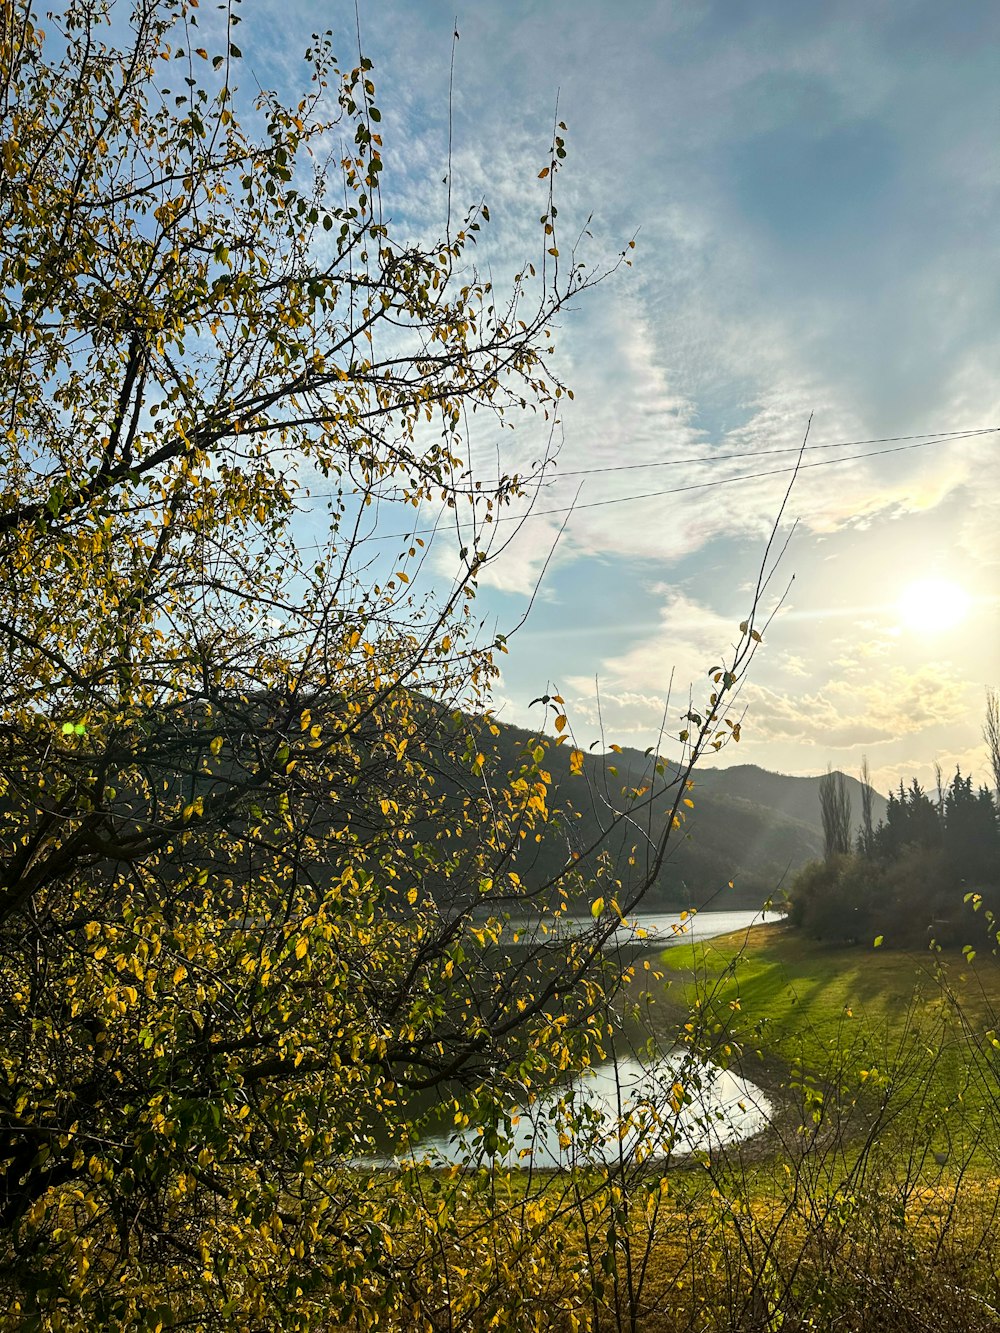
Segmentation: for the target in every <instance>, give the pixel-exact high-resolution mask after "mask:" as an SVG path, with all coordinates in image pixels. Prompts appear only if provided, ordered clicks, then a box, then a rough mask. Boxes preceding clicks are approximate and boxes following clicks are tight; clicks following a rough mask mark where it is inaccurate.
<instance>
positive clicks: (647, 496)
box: [300, 426, 1000, 550]
mask: <svg viewBox="0 0 1000 1333" xmlns="http://www.w3.org/2000/svg"><path fill="white" fill-rule="evenodd" d="M997 433H1000V426H990V427H984V428H983V429H980V430H973V431H940V432H936V433H934V434H933V435H932V436H930V437H928V436H927V435H896V436H885V437H883V438H882V439H881V440H856V441H844V442H842V443H838V444H836V445H822V444H820V445H810V446H808V448H810V449H831V448H845V447H847V446H848V445H849V444H877V443H889V442H890V441H892V440H915V441H917V443H912V444H899V445H896V447H894V448H892V449H873V450H869V451H867V452H866V453H862V454H851V455H849V456H848V457H846V458H826V459H819V460H817V461H816V462H814V463H800V464H797V465H794V466H790V467H779V468H767V469H764V470H762V471H760V472H741V473H740V474H739V476H736V477H720V478H716V479H715V480H713V481H696V482H690V483H689V484H687V485H685V486H669V487H666V488H664V489H662V490H655V491H641V492H638V493H636V494H634V495H618V496H612V497H611V498H609V499H607V500H590V501H586V502H584V503H581V504H570V505H561V506H558V507H556V508H552V509H532V510H529V511H528V512H527V513H525V514H501V515H499V516H496V517H494V519H493V522H492V523H491V524H490V525H489V526H490V527H495V526H496V525H497V524H499V523H523V522H525V521H526V520H527V519H530V518H546V517H550V516H552V515H561V514H574V513H576V512H578V511H579V510H582V509H603V508H605V507H606V506H608V505H620V504H629V503H631V502H632V501H633V500H652V499H658V498H660V497H661V496H664V495H681V494H684V493H686V492H689V491H707V490H713V489H715V488H716V487H719V486H735V485H736V484H737V483H739V482H741V481H755V480H759V479H761V478H764V477H779V476H784V475H787V474H788V473H790V472H795V471H796V470H798V471H799V472H804V471H806V470H807V469H811V468H818V467H833V466H835V465H836V464H839V463H854V462H858V461H859V460H860V459H863V458H883V457H885V456H886V455H888V454H901V453H908V452H909V451H910V450H913V449H927V448H929V447H930V446H931V445H934V444H948V443H951V442H952V441H954V440H958V439H967V438H970V437H973V436H983V435H995V434H997ZM800 448H801V446H797V447H796V448H794V449H772V450H765V451H763V452H766V453H796V454H797V453H799V452H800ZM753 456H759V455H753ZM721 457H722V456H721V455H709V456H707V457H706V458H705V459H699V460H693V459H692V460H688V461H692V462H693V461H699V462H701V461H715V460H720V459H721ZM733 457H740V455H733ZM637 466H646V465H645V464H639V465H637ZM608 470H610V471H618V470H619V469H616V468H612V469H605V468H594V469H582V472H590V471H596V472H603V471H608ZM620 470H621V471H625V470H626V469H625V468H622V469H620ZM559 475H560V476H562V477H567V476H579V475H581V472H576V473H569V472H563V473H560V474H559ZM335 494H339V492H335ZM315 498H320V497H315ZM438 531H439V527H432V528H414V529H412V530H411V531H409V532H387V533H373V534H372V535H371V536H370V537H369V538H367V540H369V541H379V542H383V541H384V542H387V541H409V540H410V539H411V538H413V537H423V536H433V535H434V534H435V533H437V532H438ZM300 549H304V550H314V549H315V550H324V549H325V546H321V545H316V546H309V547H303V548H300Z"/></svg>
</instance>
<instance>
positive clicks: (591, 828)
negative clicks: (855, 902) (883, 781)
mask: <svg viewBox="0 0 1000 1333" xmlns="http://www.w3.org/2000/svg"><path fill="white" fill-rule="evenodd" d="M499 730H500V734H499V736H498V737H496V738H493V739H491V738H489V736H488V735H487V737H486V738H485V739H483V738H481V743H482V744H483V749H484V753H486V754H487V757H488V758H487V768H488V771H489V770H492V771H493V772H495V773H497V774H499V773H501V772H502V771H503V770H504V768H505V767H508V768H509V767H510V766H511V765H512V764H513V763H514V762H515V761H516V758H517V755H518V754H519V753H520V752H521V751H523V750H524V749H525V748H526V747H530V746H531V745H532V744H534V743H536V741H537V736H536V735H535V734H533V733H531V732H528V731H524V730H522V729H521V728H518V727H513V726H504V725H500V727H499ZM569 753H570V751H569V747H568V746H561V747H558V748H554V749H552V750H551V751H550V754H549V756H548V758H547V759H546V766H547V767H548V769H549V770H550V772H551V775H552V780H553V782H552V799H551V804H552V805H553V806H554V807H559V808H565V809H566V810H567V812H568V815H569V818H568V819H567V820H566V822H565V827H564V830H563V832H562V835H561V836H560V837H556V838H553V839H552V840H550V841H549V842H548V843H547V844H545V845H543V846H541V847H538V848H533V849H531V852H530V855H528V856H527V860H528V864H527V865H525V864H524V858H522V865H521V873H522V875H523V877H524V878H525V879H526V880H527V881H528V882H532V881H535V882H542V881H544V880H545V879H546V878H548V877H549V876H551V875H553V874H555V873H557V871H558V868H559V864H560V862H561V861H562V860H564V859H565V856H566V853H567V851H569V852H571V853H577V854H579V855H580V859H581V863H582V865H583V866H584V867H587V868H590V867H591V866H593V865H594V864H596V863H595V861H594V858H593V856H592V855H590V854H589V851H588V849H590V848H592V847H593V846H594V845H595V844H596V843H598V842H599V841H600V840H601V838H602V836H603V838H604V840H605V846H606V847H607V850H608V851H609V852H610V854H611V856H612V857H613V858H614V861H615V866H616V873H617V874H619V875H620V876H621V877H622V878H623V879H624V880H625V881H626V882H628V881H631V882H633V883H634V882H637V881H638V879H639V878H640V877H641V876H642V875H643V874H644V873H646V870H647V866H648V859H649V856H650V852H651V848H652V846H653V844H655V842H656V839H657V837H658V835H659V833H660V832H661V831H662V829H663V824H664V819H665V816H666V812H667V811H668V810H669V808H670V807H671V805H672V803H673V797H674V795H675V792H676V786H675V785H674V784H675V783H676V780H677V771H678V770H677V767H676V765H673V764H671V763H670V762H669V761H665V762H663V768H664V772H663V773H662V775H656V774H655V771H654V764H655V758H651V757H647V756H646V755H644V754H642V753H641V752H640V751H638V750H632V749H624V748H623V749H622V751H621V752H620V753H614V752H608V753H605V754H585V755H584V758H583V771H582V773H579V774H572V773H571V772H570V764H569ZM819 783H820V779H819V778H818V777H793V776H789V775H786V774H781V773H769V772H767V771H766V770H765V769H761V768H758V767H756V766H754V765H746V764H744V765H737V766H735V767H733V768H709V767H706V768H704V769H700V770H698V771H697V772H696V773H695V778H694V786H693V788H692V790H691V791H690V792H689V793H688V797H689V799H690V800H692V801H693V808H687V809H686V810H685V818H684V823H683V825H682V827H681V829H680V830H678V831H677V832H676V833H675V834H674V837H673V839H672V841H671V844H670V847H669V850H668V855H667V858H666V860H665V862H664V864H663V866H662V867H661V868H660V870H659V873H658V874H657V875H656V876H655V880H654V883H653V885H652V887H651V889H650V891H649V894H648V896H647V898H646V900H645V902H646V906H647V907H653V908H662V909H668V908H682V907H692V906H693V907H701V906H704V905H705V904H706V903H708V902H712V903H713V904H714V905H716V906H758V905H759V904H760V903H761V902H762V901H764V899H766V898H770V897H775V898H777V899H780V898H781V897H783V894H784V890H785V888H786V887H787V886H788V885H790V883H791V880H792V879H793V878H794V875H795V873H796V871H797V870H799V869H800V868H801V867H802V866H803V865H804V864H805V863H806V862H807V861H809V860H812V859H814V858H816V857H819V856H821V855H822V851H823V828H822V821H821V818H820V804H819ZM847 784H848V789H849V791H850V793H851V799H852V806H853V809H854V812H855V822H859V821H860V811H861V784H860V783H859V782H858V781H857V780H856V779H855V778H851V777H848V778H847ZM642 787H649V789H650V793H649V795H647V796H646V797H645V798H643V800H642V802H641V804H642V806H643V807H644V808H643V809H642V811H641V813H640V814H637V815H636V816H635V817H630V818H628V819H626V820H622V819H621V818H620V816H621V815H622V813H623V812H625V811H626V810H628V809H629V808H630V807H629V802H628V799H627V795H626V793H627V791H628V790H629V789H634V788H642ZM650 797H652V799H650ZM885 807H886V802H885V799H884V798H883V797H881V796H878V795H876V797H875V802H874V819H875V822H876V823H877V822H878V820H879V819H881V818H882V817H883V815H884V813H885ZM616 815H617V816H618V826H617V827H613V825H614V824H615V822H616ZM730 881H731V882H732V885H733V887H732V888H730V887H729V885H730Z"/></svg>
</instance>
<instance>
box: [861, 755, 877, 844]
mask: <svg viewBox="0 0 1000 1333" xmlns="http://www.w3.org/2000/svg"><path fill="white" fill-rule="evenodd" d="M860 780H861V833H860V836H859V842H860V850H861V854H862V855H863V856H866V857H868V858H871V856H872V855H873V854H874V850H875V829H874V825H873V823H872V804H873V801H874V798H875V788H874V787H873V786H872V773H871V769H870V768H869V766H868V756H867V755H864V756H863V758H862V760H861V778H860Z"/></svg>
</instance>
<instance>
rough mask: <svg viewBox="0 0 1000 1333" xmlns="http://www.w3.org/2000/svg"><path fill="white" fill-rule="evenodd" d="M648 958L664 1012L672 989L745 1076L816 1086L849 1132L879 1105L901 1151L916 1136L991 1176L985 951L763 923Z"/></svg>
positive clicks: (990, 1029) (993, 1050) (996, 1070)
mask: <svg viewBox="0 0 1000 1333" xmlns="http://www.w3.org/2000/svg"><path fill="white" fill-rule="evenodd" d="M660 966H661V968H662V970H663V971H664V973H665V974H666V980H668V981H669V983H670V987H669V991H668V994H670V995H671V996H672V1007H674V1008H676V1006H677V1004H678V1002H679V1001H680V999H681V997H683V1000H684V1003H685V1004H686V1005H688V1006H689V1007H691V1008H692V1009H693V1010H694V1011H695V1013H696V1014H697V1015H698V1017H697V1018H696V1019H695V1020H694V1022H695V1024H696V1025H697V1027H698V1028H699V1029H700V1030H702V1031H703V1032H704V1033H705V1034H706V1036H707V1037H708V1038H709V1040H710V1042H711V1044H712V1045H713V1048H714V1049H717V1050H718V1049H722V1050H724V1049H725V1047H726V1046H727V1045H729V1046H731V1047H738V1048H739V1049H740V1051H741V1053H742V1055H743V1057H744V1064H745V1067H746V1068H747V1072H748V1075H749V1076H750V1077H754V1072H755V1069H756V1070H760V1071H762V1073H763V1076H764V1079H765V1081H766V1082H767V1083H768V1084H770V1085H771V1086H775V1085H781V1084H786V1085H794V1087H795V1088H796V1089H797V1092H798V1094H799V1095H801V1096H802V1097H803V1099H804V1101H805V1102H808V1095H807V1094H808V1090H809V1089H810V1088H812V1089H813V1090H814V1091H815V1093H816V1095H819V1093H820V1092H821V1093H822V1094H823V1095H825V1097H826V1098H827V1099H828V1100H829V1101H830V1102H831V1103H832V1104H835V1105H836V1106H837V1107H839V1109H840V1110H841V1111H842V1112H850V1113H851V1115H852V1124H853V1126H854V1131H855V1137H857V1136H858V1135H861V1134H863V1133H864V1132H865V1129H864V1127H865V1126H866V1125H868V1124H870V1122H871V1117H872V1115H873V1114H875V1113H877V1112H881V1113H882V1118H883V1120H884V1121H885V1122H886V1124H887V1125H888V1126H891V1132H892V1134H894V1135H896V1136H898V1137H900V1138H901V1139H902V1140H905V1141H906V1143H907V1145H908V1148H910V1149H912V1148H913V1147H914V1145H915V1142H916V1141H917V1140H919V1141H920V1142H921V1143H922V1144H923V1150H924V1151H925V1152H930V1153H931V1154H932V1155H933V1154H934V1153H937V1154H947V1155H948V1157H949V1159H950V1160H951V1161H952V1162H953V1163H954V1162H957V1163H960V1164H962V1165H963V1166H964V1167H966V1168H968V1167H970V1166H975V1167H977V1168H979V1169H985V1170H989V1171H995V1169H996V1162H997V1160H998V1157H997V1153H996V1147H997V1140H998V1133H997V1121H998V1119H1000V1060H998V1054H1000V1047H998V1045H997V1044H996V1043H997V1041H998V1039H997V1036H996V1029H997V1026H998V1022H1000V1018H998V1011H1000V960H998V959H997V958H996V957H994V956H992V955H986V956H982V955H980V956H979V957H978V958H976V959H975V960H974V961H973V962H971V963H970V962H968V961H967V959H966V958H965V957H964V956H963V955H962V953H961V952H959V951H955V952H951V953H937V952H934V951H932V950H927V951H925V952H923V953H906V952H899V951H890V950H887V949H882V948H878V949H876V948H872V947H868V948H863V947H858V946H855V947H842V946H838V947H833V946H829V945H825V944H822V943H818V942H816V941H813V940H810V939H808V938H806V937H804V936H802V935H801V934H799V933H798V932H795V931H792V930H791V929H789V928H787V927H783V926H766V927H758V928H756V929H754V930H752V931H751V932H750V933H749V935H747V934H746V933H743V932H741V933H739V934H737V935H731V936H723V937H720V938H718V939H715V940H710V941H707V942H705V943H703V944H699V945H695V946H693V947H692V948H690V949H689V948H687V947H682V948H675V949H670V950H666V951H665V952H664V953H663V955H662V957H661V961H660ZM859 1108H860V1110H862V1111H866V1112H867V1115H859V1114H856V1112H857V1111H858V1110H859ZM806 1109H808V1107H806ZM900 1146H901V1147H902V1146H903V1143H902V1142H901V1144H900Z"/></svg>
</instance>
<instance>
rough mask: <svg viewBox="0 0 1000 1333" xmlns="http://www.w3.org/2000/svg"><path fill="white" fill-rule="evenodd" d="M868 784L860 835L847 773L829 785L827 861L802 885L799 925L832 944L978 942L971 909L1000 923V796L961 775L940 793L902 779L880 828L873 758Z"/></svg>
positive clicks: (796, 899) (795, 908) (792, 905)
mask: <svg viewBox="0 0 1000 1333" xmlns="http://www.w3.org/2000/svg"><path fill="white" fill-rule="evenodd" d="M991 700H992V696H991ZM988 718H989V714H988ZM987 735H988V731H987ZM861 782H862V819H861V823H860V825H859V826H858V827H857V828H856V829H855V828H854V825H853V823H852V812H851V801H850V796H849V793H848V792H847V788H846V783H845V781H844V778H843V774H841V773H833V772H829V773H827V775H826V777H825V778H824V779H823V781H822V783H821V784H820V808H821V814H822V818H823V831H824V859H823V861H822V862H813V863H811V864H810V865H808V866H807V867H806V868H805V869H804V870H803V871H802V872H801V873H800V874H799V876H798V877H797V879H796V881H795V883H794V884H793V886H792V889H791V891H790V893H789V899H788V903H789V906H788V917H789V920H790V921H791V922H792V924H794V925H796V926H800V927H802V928H803V929H804V930H806V931H808V932H809V933H810V934H812V935H815V936H817V937H819V938H822V939H835V940H854V941H861V942H864V941H866V940H869V939H870V938H875V937H878V936H881V937H882V938H883V939H884V940H885V942H886V943H892V944H900V945H903V944H905V945H914V944H919V943H927V942H928V941H930V940H934V941H936V942H937V943H939V944H954V943H968V935H969V930H970V929H973V927H972V926H970V923H969V921H968V911H967V909H968V908H970V907H972V908H976V909H978V910H979V911H980V912H981V913H982V914H983V915H982V919H983V920H984V921H985V922H987V924H988V925H989V926H992V923H993V921H994V918H995V916H996V914H997V911H998V909H1000V807H998V798H997V794H996V793H995V792H994V791H991V790H990V788H989V787H987V786H985V785H978V786H976V785H974V783H973V779H972V777H971V775H968V774H965V775H963V773H962V772H961V770H960V769H956V771H955V774H954V776H953V777H952V779H951V781H950V782H948V783H947V784H946V785H945V784H942V781H941V775H940V771H939V773H938V786H937V791H936V793H935V794H934V795H932V794H931V793H929V792H927V791H925V790H924V789H923V788H922V787H921V785H920V783H919V782H918V781H917V780H916V778H913V779H912V781H911V782H910V785H909V786H905V785H904V783H903V782H902V781H900V784H899V787H898V788H897V790H896V791H894V792H890V793H889V795H888V805H887V809H886V813H885V817H884V819H881V820H879V822H878V824H877V825H874V826H873V823H872V817H871V795H870V793H871V792H872V787H871V782H870V774H869V771H868V765H867V761H865V763H864V765H863V767H862V772H861Z"/></svg>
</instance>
